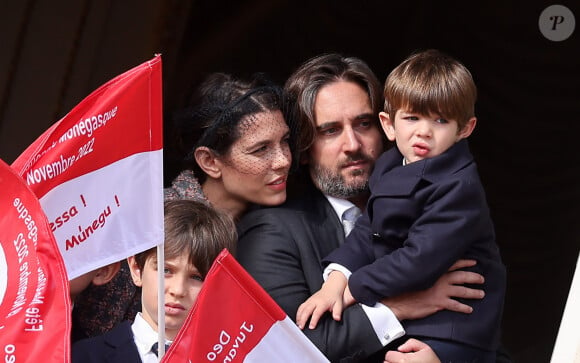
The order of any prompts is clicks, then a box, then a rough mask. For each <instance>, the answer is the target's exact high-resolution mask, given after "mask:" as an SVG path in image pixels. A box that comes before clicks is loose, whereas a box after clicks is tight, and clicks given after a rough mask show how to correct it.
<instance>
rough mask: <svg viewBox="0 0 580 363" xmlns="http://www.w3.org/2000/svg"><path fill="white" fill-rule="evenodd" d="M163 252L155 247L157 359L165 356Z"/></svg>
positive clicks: (160, 247)
mask: <svg viewBox="0 0 580 363" xmlns="http://www.w3.org/2000/svg"><path fill="white" fill-rule="evenodd" d="M164 270H165V250H164V243H162V244H160V245H157V343H158V348H157V349H158V350H157V351H158V359H159V361H160V362H161V358H163V355H164V354H165V274H164Z"/></svg>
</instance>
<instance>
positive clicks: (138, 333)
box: [131, 313, 171, 363]
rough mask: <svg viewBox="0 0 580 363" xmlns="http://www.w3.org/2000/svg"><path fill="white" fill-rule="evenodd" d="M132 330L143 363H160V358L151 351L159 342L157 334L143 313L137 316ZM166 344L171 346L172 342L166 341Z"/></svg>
mask: <svg viewBox="0 0 580 363" xmlns="http://www.w3.org/2000/svg"><path fill="white" fill-rule="evenodd" d="M131 330H132V331H133V340H134V341H135V345H136V346H137V351H138V352H139V357H141V361H142V362H143V363H159V358H157V355H155V353H153V352H152V351H151V347H152V346H153V344H154V343H157V341H158V335H157V332H156V331H155V330H154V329H153V328H152V327H151V325H149V323H148V322H146V321H145V319H143V316H142V315H141V313H137V315H136V316H135V321H134V322H133V324H132V325H131ZM165 343H166V344H171V341H169V340H166V341H165Z"/></svg>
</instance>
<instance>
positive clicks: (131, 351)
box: [71, 321, 141, 363]
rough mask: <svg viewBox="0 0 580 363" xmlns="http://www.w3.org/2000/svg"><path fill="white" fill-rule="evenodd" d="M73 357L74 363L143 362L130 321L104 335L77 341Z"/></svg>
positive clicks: (73, 348) (73, 349) (72, 351)
mask: <svg viewBox="0 0 580 363" xmlns="http://www.w3.org/2000/svg"><path fill="white" fill-rule="evenodd" d="M71 357H72V363H93V362H94V363H141V357H140V356H139V352H138V351H137V346H136V345H135V341H134V340H133V331H132V330H131V322H130V321H124V322H122V323H120V324H119V325H117V326H116V327H114V328H113V329H112V330H111V331H108V332H106V333H104V334H102V335H99V336H96V337H93V338H88V339H82V340H79V341H77V342H76V343H74V344H73V346H72V350H71Z"/></svg>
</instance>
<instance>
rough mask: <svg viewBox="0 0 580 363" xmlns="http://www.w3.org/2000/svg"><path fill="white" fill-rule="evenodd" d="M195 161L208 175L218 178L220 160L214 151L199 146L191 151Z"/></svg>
mask: <svg viewBox="0 0 580 363" xmlns="http://www.w3.org/2000/svg"><path fill="white" fill-rule="evenodd" d="M193 156H194V157H195V161H196V162H197V165H199V167H200V168H201V170H203V171H204V172H205V173H206V174H207V175H208V176H209V177H211V178H214V179H218V178H219V177H221V175H222V173H221V168H220V165H221V164H220V162H219V159H218V158H217V156H216V155H215V153H214V152H213V151H212V150H210V149H209V148H208V147H205V146H200V147H198V148H196V149H195V151H194V152H193Z"/></svg>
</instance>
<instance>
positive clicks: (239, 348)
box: [162, 250, 328, 363]
mask: <svg viewBox="0 0 580 363" xmlns="http://www.w3.org/2000/svg"><path fill="white" fill-rule="evenodd" d="M162 362H163V363H177V362H179V363H183V362H231V363H234V362H246V363H249V362H289V363H290V362H292V363H295V362H301V363H302V362H328V360H327V359H326V357H325V356H324V355H323V354H322V353H321V352H320V351H319V350H318V349H317V348H316V346H315V345H314V344H313V343H312V342H311V341H310V340H308V338H307V337H306V336H305V335H304V334H303V333H302V331H301V330H300V329H299V328H298V327H297V326H296V324H295V323H294V322H293V321H292V320H291V319H290V318H289V317H288V316H287V315H286V313H285V312H284V311H283V310H282V309H281V308H280V307H279V306H278V305H277V304H276V302H275V301H274V300H273V299H272V298H271V297H270V295H268V293H267V292H266V291H265V290H264V289H263V288H262V287H261V286H260V285H259V284H258V283H257V282H256V281H255V280H254V279H253V278H252V277H251V276H250V275H249V274H248V273H247V272H246V270H244V268H243V267H241V266H240V264H239V263H238V262H237V261H236V260H235V259H234V258H233V257H232V255H231V254H229V253H228V251H227V250H224V251H222V253H221V254H220V255H219V256H218V257H217V258H216V260H215V262H214V264H213V265H212V268H211V269H210V271H209V273H208V275H207V277H206V280H205V282H204V285H203V288H202V290H201V292H200V293H199V295H198V298H197V301H196V303H195V306H194V307H193V309H192V310H191V311H190V313H189V316H188V317H187V320H186V321H185V323H184V326H183V327H182V328H181V330H180V332H179V334H178V335H177V337H176V339H175V341H174V342H173V344H172V345H171V347H170V349H169V350H168V351H167V354H166V355H165V356H164V357H163V359H162Z"/></svg>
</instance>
